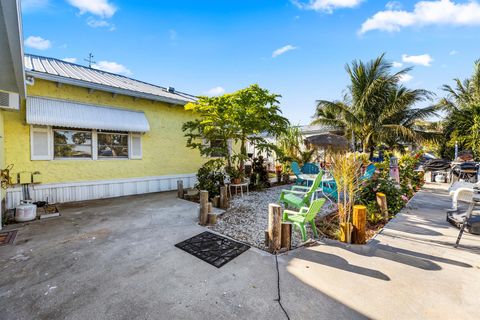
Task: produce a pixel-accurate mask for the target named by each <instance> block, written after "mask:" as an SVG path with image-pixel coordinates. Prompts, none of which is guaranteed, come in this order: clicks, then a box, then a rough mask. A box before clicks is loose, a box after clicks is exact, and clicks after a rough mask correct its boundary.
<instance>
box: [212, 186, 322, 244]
mask: <svg viewBox="0 0 480 320" xmlns="http://www.w3.org/2000/svg"><path fill="white" fill-rule="evenodd" d="M290 187H291V186H288V185H285V186H279V187H273V188H269V189H266V190H265V191H258V192H250V194H249V195H248V196H247V195H246V194H245V193H244V196H243V198H242V197H241V196H240V195H238V196H233V198H232V199H231V200H230V208H229V209H228V210H227V211H226V212H225V213H224V214H223V215H222V216H221V217H219V218H218V220H217V224H216V225H214V226H211V227H210V228H211V229H212V230H214V231H216V232H219V233H222V234H224V235H226V236H229V237H231V238H233V239H236V240H239V241H241V242H244V243H247V244H249V245H251V246H254V247H257V248H259V249H262V250H266V249H267V248H266V247H265V230H266V229H267V226H268V205H269V204H270V203H279V201H278V200H279V198H280V193H281V190H282V189H290ZM307 235H308V236H309V237H312V238H313V233H312V230H311V228H310V226H308V227H307ZM301 240H302V238H301V235H300V231H299V230H297V229H295V230H293V234H292V247H298V246H300V245H301V244H302V241H301Z"/></svg>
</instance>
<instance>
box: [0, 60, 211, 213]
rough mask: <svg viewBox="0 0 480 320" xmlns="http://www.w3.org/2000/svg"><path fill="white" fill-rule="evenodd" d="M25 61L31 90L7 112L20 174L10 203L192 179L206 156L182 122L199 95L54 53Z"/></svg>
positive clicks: (170, 185)
mask: <svg viewBox="0 0 480 320" xmlns="http://www.w3.org/2000/svg"><path fill="white" fill-rule="evenodd" d="M24 64H25V71H26V82H27V98H26V100H25V102H24V103H23V104H22V106H21V108H20V111H19V112H8V113H5V114H4V115H3V117H4V119H3V126H4V153H5V164H6V165H10V164H13V169H12V171H13V173H14V176H17V177H18V179H19V180H18V181H17V182H18V184H17V185H16V186H14V187H10V188H8V189H7V191H6V206H7V208H13V207H15V206H16V205H18V204H19V203H20V201H21V200H22V199H24V198H28V196H30V198H31V199H32V200H34V201H38V200H47V199H48V201H49V202H68V201H80V200H88V199H98V198H107V197H116V196H125V195H132V194H141V193H148V192H158V191H167V190H173V189H176V186H177V180H183V183H184V186H186V187H190V186H193V184H194V183H195V173H196V171H197V169H198V168H199V166H200V165H201V163H202V157H201V156H200V155H199V153H198V151H195V150H191V149H189V148H186V146H185V144H186V140H185V137H184V135H183V132H182V129H181V127H182V124H183V123H184V122H186V121H189V120H191V119H192V118H193V114H192V113H191V112H188V111H185V110H184V108H183V106H184V105H185V104H186V103H188V102H191V101H195V97H193V96H191V95H188V94H185V93H181V92H177V91H175V89H173V88H163V87H159V86H156V85H152V84H148V83H145V82H142V81H138V80H134V79H131V78H128V77H125V76H121V75H117V74H112V73H108V72H104V71H100V70H96V69H92V68H88V67H85V66H81V65H76V64H72V63H68V62H65V61H61V60H57V59H53V58H46V57H40V56H33V55H25V61H24ZM25 184H28V186H29V189H28V190H26V189H25V188H24V187H23V188H22V185H25ZM25 193H28V194H25Z"/></svg>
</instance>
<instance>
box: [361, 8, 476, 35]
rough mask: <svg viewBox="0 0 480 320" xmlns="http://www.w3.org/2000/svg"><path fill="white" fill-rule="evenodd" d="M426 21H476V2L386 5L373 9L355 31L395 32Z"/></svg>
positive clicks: (441, 22) (457, 23) (441, 23)
mask: <svg viewBox="0 0 480 320" xmlns="http://www.w3.org/2000/svg"><path fill="white" fill-rule="evenodd" d="M426 25H453V26H472V25H480V4H479V3H478V2H477V1H475V0H471V1H468V2H464V3H458V2H456V1H452V0H437V1H419V2H417V3H416V4H415V7H414V9H413V11H405V10H398V9H387V10H385V11H379V12H377V13H376V14H374V15H373V16H372V17H371V18H369V19H367V20H366V21H365V22H364V23H363V24H362V27H361V28H360V30H359V33H360V34H363V33H366V32H368V31H372V30H381V31H388V32H395V31H400V30H401V29H402V28H405V27H412V26H426Z"/></svg>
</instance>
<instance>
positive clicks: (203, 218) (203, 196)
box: [199, 190, 208, 226]
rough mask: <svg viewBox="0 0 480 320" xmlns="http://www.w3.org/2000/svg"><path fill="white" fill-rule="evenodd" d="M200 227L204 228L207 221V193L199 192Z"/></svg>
mask: <svg viewBox="0 0 480 320" xmlns="http://www.w3.org/2000/svg"><path fill="white" fill-rule="evenodd" d="M199 221H200V225H202V226H204V225H206V224H207V221H208V191H205V190H202V191H200V215H199Z"/></svg>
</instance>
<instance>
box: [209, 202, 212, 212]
mask: <svg viewBox="0 0 480 320" xmlns="http://www.w3.org/2000/svg"><path fill="white" fill-rule="evenodd" d="M212 210H213V206H212V203H211V202H209V203H208V213H212Z"/></svg>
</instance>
